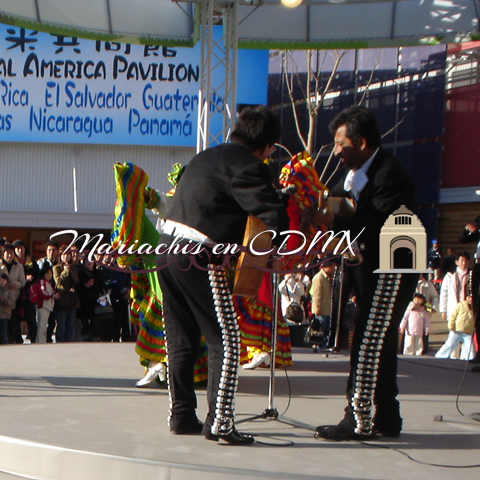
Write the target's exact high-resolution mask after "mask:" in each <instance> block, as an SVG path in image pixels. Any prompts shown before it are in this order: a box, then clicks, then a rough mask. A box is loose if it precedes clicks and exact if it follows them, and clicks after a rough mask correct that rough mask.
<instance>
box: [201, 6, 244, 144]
mask: <svg viewBox="0 0 480 480" xmlns="http://www.w3.org/2000/svg"><path fill="white" fill-rule="evenodd" d="M238 4H239V0H233V1H228V2H227V1H221V0H205V1H204V2H203V3H202V6H201V31H200V38H201V54H200V57H201V58H200V62H201V63H200V92H199V109H198V112H199V113H198V135H197V152H200V151H202V150H204V149H206V148H208V147H210V146H213V145H216V144H218V143H223V142H225V141H226V140H228V138H229V136H230V132H231V129H232V127H233V124H234V122H235V112H236V82H237V52H238V23H239V22H238ZM218 24H222V25H223V34H222V35H221V38H215V37H214V35H213V26H214V25H218Z"/></svg>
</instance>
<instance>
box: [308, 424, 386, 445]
mask: <svg viewBox="0 0 480 480" xmlns="http://www.w3.org/2000/svg"><path fill="white" fill-rule="evenodd" d="M314 437H315V438H317V439H323V440H330V441H331V442H345V441H347V440H360V441H362V440H373V439H374V438H376V434H374V433H372V434H371V435H359V434H357V433H354V432H352V431H349V430H346V429H343V428H341V427H340V426H339V425H320V426H319V427H317V428H316V429H315V435H314Z"/></svg>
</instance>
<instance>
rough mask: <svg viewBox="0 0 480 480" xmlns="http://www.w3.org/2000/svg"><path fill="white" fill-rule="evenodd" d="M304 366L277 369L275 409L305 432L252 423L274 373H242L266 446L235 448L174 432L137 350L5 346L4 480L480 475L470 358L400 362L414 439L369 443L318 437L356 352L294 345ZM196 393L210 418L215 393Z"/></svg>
mask: <svg viewBox="0 0 480 480" xmlns="http://www.w3.org/2000/svg"><path fill="white" fill-rule="evenodd" d="M294 362H295V364H294V365H293V366H292V367H290V368H289V369H288V380H287V376H286V374H285V372H284V371H283V370H277V372H276V376H275V395H274V398H273V406H274V407H275V408H276V409H277V410H278V412H279V414H280V415H281V417H280V418H282V419H283V418H284V417H283V415H282V414H283V412H284V411H285V410H287V411H286V413H285V414H284V415H286V416H287V417H289V418H290V419H294V420H295V421H297V422H299V423H300V424H301V427H298V426H292V425H290V424H288V423H282V422H280V421H278V420H259V421H251V420H248V418H249V417H251V416H254V415H257V414H261V413H262V412H263V411H264V410H265V409H266V408H267V407H268V406H269V400H268V392H269V370H268V369H257V370H253V371H245V370H243V369H240V382H239V388H238V394H237V402H236V411H237V421H238V422H241V423H239V425H238V428H239V430H240V431H245V432H250V433H253V434H255V435H256V438H257V440H258V442H257V443H255V444H254V445H251V446H245V447H232V446H224V445H218V444H216V443H215V442H210V441H207V440H204V439H202V438H201V437H195V436H174V435H171V434H170V433H169V430H168V427H167V420H166V418H167V411H168V401H169V399H168V392H167V390H166V389H165V388H162V387H161V386H159V385H156V384H155V386H154V387H153V388H148V389H138V388H135V382H136V380H138V379H139V378H140V377H141V376H142V374H143V369H142V367H141V366H140V365H139V363H138V357H137V355H136V354H135V351H134V344H132V343H127V344H104V343H103V344H102V343H73V344H56V345H7V346H1V347H0V365H1V367H0V479H4V478H5V479H13V478H19V477H20V478H31V479H49V480H53V479H55V480H57V479H58V480H67V479H68V480H96V479H99V480H100V479H102V480H105V479H113V480H123V479H128V480H132V479H142V480H144V479H148V480H156V479H162V480H187V479H188V480H204V479H205V480H207V479H208V480H223V479H242V480H245V478H247V477H250V478H252V479H254V480H260V479H267V478H268V479H272V478H276V479H287V478H288V479H300V480H302V479H305V480H306V479H357V480H359V479H388V480H390V479H405V480H417V479H418V480H425V479H435V480H442V479H445V480H446V479H448V480H451V479H452V478H462V480H469V479H474V478H475V479H477V478H478V477H479V475H480V468H479V467H480V422H477V421H475V420H474V419H473V418H472V416H471V414H473V413H477V412H480V373H472V372H470V370H471V366H468V368H467V370H466V373H465V378H464V381H463V385H461V384H462V378H463V376H464V368H465V362H462V361H458V360H440V359H435V358H432V357H428V356H427V357H421V358H412V357H400V362H399V386H400V392H401V393H400V400H401V405H402V415H403V417H404V431H403V433H402V435H401V436H400V438H399V439H393V440H392V439H389V440H387V439H379V440H376V441H370V442H366V443H360V442H345V443H332V442H326V441H318V440H315V439H314V438H313V430H314V428H315V426H316V425H320V424H331V423H337V422H338V421H339V420H340V419H341V417H342V416H343V408H344V406H345V400H344V394H343V392H344V389H345V382H346V378H347V371H348V356H347V355H346V352H343V353H340V354H333V355H330V356H329V357H328V358H327V357H325V356H324V355H322V354H314V353H311V351H310V350H309V349H294ZM460 387H461V394H460V397H459V402H458V406H459V409H460V411H461V412H462V413H463V414H464V416H462V415H461V414H460V413H459V412H458V411H457V409H456V398H457V392H458V391H459V389H460ZM289 392H291V398H290V400H289ZM197 393H198V404H199V405H198V414H199V418H201V419H202V418H203V417H204V415H205V411H206V401H205V389H204V388H200V389H199V390H198V392H197ZM478 416H480V413H479V414H478ZM435 417H436V418H437V421H435V420H434V418H435ZM440 419H441V420H442V421H438V420H440ZM244 420H247V421H244ZM472 465H477V467H474V468H465V467H467V466H472ZM451 467H454V468H451ZM462 467H463V468H462Z"/></svg>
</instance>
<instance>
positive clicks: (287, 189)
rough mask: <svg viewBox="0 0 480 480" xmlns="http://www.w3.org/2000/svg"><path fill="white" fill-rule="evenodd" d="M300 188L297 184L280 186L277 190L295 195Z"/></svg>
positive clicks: (284, 193) (280, 192)
mask: <svg viewBox="0 0 480 480" xmlns="http://www.w3.org/2000/svg"><path fill="white" fill-rule="evenodd" d="M297 190H298V188H297V186H296V185H293V183H292V185H288V186H286V187H283V188H279V189H278V190H277V193H278V194H279V195H280V196H282V195H293V194H294V193H296V192H297Z"/></svg>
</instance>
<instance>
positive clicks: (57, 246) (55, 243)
mask: <svg viewBox="0 0 480 480" xmlns="http://www.w3.org/2000/svg"><path fill="white" fill-rule="evenodd" d="M47 247H55V248H60V245H59V244H58V242H47V243H46V244H45V250H46V249H47Z"/></svg>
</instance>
